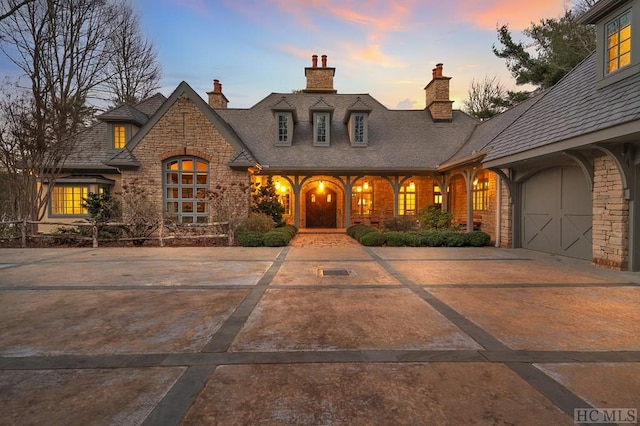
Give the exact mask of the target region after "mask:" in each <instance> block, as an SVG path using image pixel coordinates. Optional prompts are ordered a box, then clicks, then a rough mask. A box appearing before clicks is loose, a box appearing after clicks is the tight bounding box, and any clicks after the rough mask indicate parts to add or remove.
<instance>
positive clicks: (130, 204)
mask: <svg viewBox="0 0 640 426" xmlns="http://www.w3.org/2000/svg"><path fill="white" fill-rule="evenodd" d="M121 198H122V210H123V215H122V216H123V217H122V218H123V220H124V222H126V223H127V226H126V227H125V228H124V231H125V232H126V233H127V235H128V236H129V238H131V239H132V240H133V245H135V246H141V245H143V244H144V242H145V240H146V239H147V238H149V237H150V236H151V235H153V233H154V232H155V231H156V230H157V229H158V226H160V221H161V217H162V216H161V214H160V210H159V209H158V206H157V205H156V204H155V203H154V202H153V194H151V193H149V192H148V191H147V189H146V187H145V186H144V183H143V182H142V181H141V180H139V179H132V180H131V181H129V182H123V183H122V192H121Z"/></svg>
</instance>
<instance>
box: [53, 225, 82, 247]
mask: <svg viewBox="0 0 640 426" xmlns="http://www.w3.org/2000/svg"><path fill="white" fill-rule="evenodd" d="M81 228H83V227H76V226H59V227H57V228H55V229H53V230H52V231H51V235H53V236H55V241H56V242H57V243H58V244H65V245H66V244H77V243H78V242H79V241H80V239H78V237H82V236H83V235H82V229H81Z"/></svg>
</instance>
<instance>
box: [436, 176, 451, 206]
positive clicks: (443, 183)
mask: <svg viewBox="0 0 640 426" xmlns="http://www.w3.org/2000/svg"><path fill="white" fill-rule="evenodd" d="M433 180H435V181H436V183H437V184H438V186H439V187H440V195H441V196H442V203H441V204H440V211H442V212H444V213H446V212H448V211H449V191H448V187H449V177H448V176H442V180H440V179H438V178H437V177H434V178H433Z"/></svg>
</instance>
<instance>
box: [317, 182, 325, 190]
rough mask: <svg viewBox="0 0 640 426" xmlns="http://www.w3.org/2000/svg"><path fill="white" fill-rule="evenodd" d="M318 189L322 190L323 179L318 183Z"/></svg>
mask: <svg viewBox="0 0 640 426" xmlns="http://www.w3.org/2000/svg"><path fill="white" fill-rule="evenodd" d="M318 189H319V190H320V191H324V181H323V180H321V181H320V183H319V184H318Z"/></svg>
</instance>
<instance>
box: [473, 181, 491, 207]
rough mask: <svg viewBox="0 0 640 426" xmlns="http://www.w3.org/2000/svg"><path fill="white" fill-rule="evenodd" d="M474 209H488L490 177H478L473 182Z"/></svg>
mask: <svg viewBox="0 0 640 426" xmlns="http://www.w3.org/2000/svg"><path fill="white" fill-rule="evenodd" d="M472 195H473V210H487V209H488V208H489V179H487V178H483V179H476V180H475V181H474V182H473V189H472Z"/></svg>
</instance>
